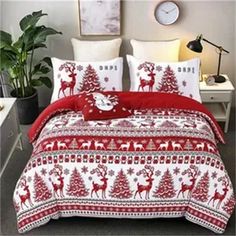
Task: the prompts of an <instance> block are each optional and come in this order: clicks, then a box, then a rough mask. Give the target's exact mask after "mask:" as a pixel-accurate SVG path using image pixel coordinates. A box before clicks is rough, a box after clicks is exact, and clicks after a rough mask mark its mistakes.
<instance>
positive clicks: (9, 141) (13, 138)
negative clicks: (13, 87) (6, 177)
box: [0, 98, 22, 177]
mask: <svg viewBox="0 0 236 236" xmlns="http://www.w3.org/2000/svg"><path fill="white" fill-rule="evenodd" d="M0 103H1V105H3V106H4V107H3V109H2V110H1V111H0V127H1V131H0V134H1V145H0V151H1V157H0V158H1V159H0V164H1V169H0V170H1V171H0V177H1V176H2V173H3V171H4V170H5V168H6V166H7V163H8V161H9V160H10V157H11V155H12V153H13V151H14V150H15V148H16V146H17V145H18V146H19V148H20V149H21V150H22V142H21V132H20V125H19V121H18V116H17V110H16V109H17V108H16V98H0Z"/></svg>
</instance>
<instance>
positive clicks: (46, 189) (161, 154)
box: [14, 109, 235, 233]
mask: <svg viewBox="0 0 236 236" xmlns="http://www.w3.org/2000/svg"><path fill="white" fill-rule="evenodd" d="M33 147H34V149H33V154H32V157H31V159H30V160H29V162H28V163H27V165H26V167H25V169H24V171H23V173H22V175H21V177H20V179H19V181H18V183H17V185H16V189H15V192H14V206H15V210H16V213H17V221H18V230H19V232H25V231H28V230H30V229H32V228H35V227H37V226H40V225H42V224H45V223H46V222H48V221H49V220H50V219H51V218H53V219H56V218H58V217H60V216H98V217H99V216H102V217H132V218H133V217H137V218H148V217H167V216H168V217H177V216H179V217H180V216H184V217H185V218H186V219H188V220H190V221H193V222H195V223H197V224H200V225H203V226H204V227H207V228H209V229H211V230H213V231H214V232H217V233H222V232H223V231H224V229H225V227H226V224H227V220H228V218H229V217H230V215H231V213H232V211H233V209H234V204H235V200H234V195H233V189H232V184H231V182H230V180H229V177H228V174H227V172H226V170H225V167H224V165H223V163H222V161H221V159H220V156H219V152H218V149H217V146H216V139H215V135H214V133H213V130H212V128H211V126H210V124H209V122H207V121H206V119H205V117H203V116H201V115H200V113H198V112H194V111H192V112H185V111H182V110H169V109H153V110H148V109H144V110H137V111H135V114H134V115H132V116H130V117H127V118H122V119H113V120H104V121H84V120H83V117H82V114H81V113H80V112H73V111H71V112H68V113H65V114H59V115H57V116H54V117H52V118H51V119H50V120H49V121H48V122H47V123H46V125H45V126H44V127H43V129H42V131H41V133H40V136H39V137H38V139H36V140H35V141H34V143H33Z"/></svg>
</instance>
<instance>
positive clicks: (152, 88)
mask: <svg viewBox="0 0 236 236" xmlns="http://www.w3.org/2000/svg"><path fill="white" fill-rule="evenodd" d="M127 61H128V65H129V74H130V80H131V81H130V82H131V83H130V84H131V85H130V91H144V92H145V91H149V92H163V93H175V94H179V95H183V96H186V97H190V98H192V99H195V100H196V101H198V102H201V97H200V92H199V71H200V69H199V67H200V59H199V58H194V59H191V60H188V61H182V62H150V61H145V60H139V59H136V58H135V57H133V56H130V55H127Z"/></svg>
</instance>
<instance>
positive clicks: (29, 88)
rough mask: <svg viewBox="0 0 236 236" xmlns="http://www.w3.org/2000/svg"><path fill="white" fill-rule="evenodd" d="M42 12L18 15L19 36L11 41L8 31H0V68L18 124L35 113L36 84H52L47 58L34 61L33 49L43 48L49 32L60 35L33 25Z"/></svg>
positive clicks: (49, 63)
mask: <svg viewBox="0 0 236 236" xmlns="http://www.w3.org/2000/svg"><path fill="white" fill-rule="evenodd" d="M45 15H47V14H45V13H42V11H38V12H33V13H32V14H30V15H26V16H25V17H23V18H22V20H21V21H20V23H19V25H20V28H21V30H22V34H21V36H20V37H19V38H18V40H17V41H16V42H12V37H11V35H10V34H9V33H7V32H4V31H0V50H1V51H0V69H1V71H5V72H7V74H8V77H9V83H10V84H11V87H12V91H11V95H12V96H13V97H17V108H18V113H19V119H20V123H21V124H30V123H32V122H33V121H34V120H35V118H36V117H37V115H38V95H37V90H36V87H38V86H41V85H46V86H47V87H48V88H51V87H52V82H51V80H50V78H49V77H48V76H47V74H48V73H49V72H50V70H51V66H52V65H51V60H50V58H49V57H44V58H43V59H41V60H38V61H37V62H36V59H35V50H37V49H39V48H46V44H45V42H46V40H47V37H48V36H49V35H54V34H61V32H58V31H56V30H54V29H52V28H49V27H46V26H44V25H37V23H38V21H39V20H40V19H41V17H42V16H45Z"/></svg>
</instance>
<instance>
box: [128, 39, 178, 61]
mask: <svg viewBox="0 0 236 236" xmlns="http://www.w3.org/2000/svg"><path fill="white" fill-rule="evenodd" d="M130 43H131V45H132V47H133V56H134V57H136V58H137V59H143V60H149V61H170V62H176V61H178V60H179V48H180V40H179V39H174V40H167V41H150V42H149V41H138V40H135V39H131V40H130Z"/></svg>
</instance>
